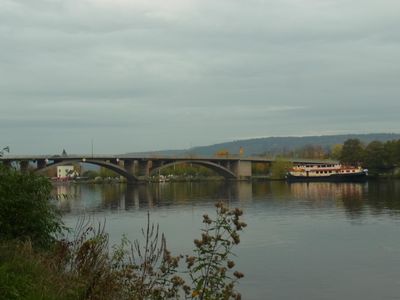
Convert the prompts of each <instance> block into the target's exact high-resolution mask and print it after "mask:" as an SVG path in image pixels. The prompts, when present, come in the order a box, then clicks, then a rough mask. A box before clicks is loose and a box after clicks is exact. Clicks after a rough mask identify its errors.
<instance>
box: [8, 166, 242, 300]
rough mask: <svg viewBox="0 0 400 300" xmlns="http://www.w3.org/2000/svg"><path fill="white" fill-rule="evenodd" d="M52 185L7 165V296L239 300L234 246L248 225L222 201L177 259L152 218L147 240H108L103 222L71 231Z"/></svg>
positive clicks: (83, 225) (85, 222)
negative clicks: (189, 248)
mask: <svg viewBox="0 0 400 300" xmlns="http://www.w3.org/2000/svg"><path fill="white" fill-rule="evenodd" d="M50 192H51V189H50V184H49V182H48V181H47V180H46V179H45V178H43V177H39V176H35V175H32V174H21V173H19V172H16V171H14V170H10V169H6V168H2V167H1V166H0V225H1V226H0V295H2V297H3V298H4V299H179V298H180V299H240V298H241V296H240V294H239V293H238V292H237V291H236V289H235V285H236V283H237V281H238V280H239V279H240V278H241V277H243V274H242V273H240V272H239V271H237V270H235V263H234V261H233V260H232V249H233V247H234V246H235V245H237V244H239V243H240V238H239V234H238V232H240V231H241V230H242V229H243V228H244V227H246V224H245V223H243V222H242V221H241V216H242V211H241V210H240V209H228V208H227V207H226V206H225V205H224V204H223V203H218V204H216V215H215V217H210V216H208V215H204V216H203V228H202V231H201V237H200V238H199V239H195V240H194V251H193V253H192V254H189V255H177V256H173V255H172V254H171V253H170V252H169V251H168V249H167V243H166V239H165V237H164V235H163V234H161V233H160V231H159V228H158V226H156V225H154V224H152V223H151V222H150V217H148V222H147V226H146V227H145V228H144V230H143V237H142V241H139V240H135V241H134V242H130V241H128V240H127V239H126V238H123V239H122V241H121V243H120V244H119V245H109V239H108V234H107V233H106V232H105V230H104V224H99V225H97V226H93V225H92V224H90V222H88V221H85V220H81V222H80V223H79V224H77V227H76V228H75V230H73V231H72V230H70V231H66V230H65V228H64V226H63V224H62V222H61V218H60V215H59V214H57V213H56V211H55V208H54V206H52V205H51V204H50V201H49V198H50Z"/></svg>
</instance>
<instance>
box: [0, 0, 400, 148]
mask: <svg viewBox="0 0 400 300" xmlns="http://www.w3.org/2000/svg"><path fill="white" fill-rule="evenodd" d="M399 96H400V1H399V0H379V1H378V0H241V1H239V0H197V1H194V0H0V105H1V106H0V147H4V146H6V145H9V146H10V148H11V153H12V154H29V153H32V154H34V153H42V154H45V153H61V151H62V149H64V148H65V149H66V150H67V152H68V153H89V152H90V151H91V141H92V140H93V144H94V151H95V153H126V152H134V151H145V150H158V149H176V148H189V147H194V146H199V145H207V144H213V143H218V142H225V141H230V140H237V139H246V138H252V137H264V136H265V137H267V136H293V135H296V136H299V135H322V134H337V133H368V132H396V133H399V132H400V122H399V115H400V99H399Z"/></svg>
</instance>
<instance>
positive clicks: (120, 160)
mask: <svg viewBox="0 0 400 300" xmlns="http://www.w3.org/2000/svg"><path fill="white" fill-rule="evenodd" d="M0 161H1V162H3V164H4V165H8V166H12V165H15V164H18V165H19V167H20V170H21V171H23V172H24V171H27V170H28V167H31V168H33V170H34V172H37V173H41V172H45V171H46V170H48V169H50V168H52V167H56V166H60V165H65V164H72V163H88V164H93V165H98V166H101V167H105V168H108V169H111V170H113V171H114V172H116V173H118V174H119V175H121V176H124V177H125V178H126V179H127V181H128V182H131V183H133V182H137V181H141V180H146V179H147V178H148V177H149V176H151V175H152V174H157V173H158V171H159V170H161V169H163V168H166V167H170V166H173V165H177V164H184V163H186V164H195V165H201V166H204V167H207V168H209V169H212V170H214V171H216V172H217V173H218V174H219V175H221V176H224V177H225V178H226V179H233V180H244V179H250V178H251V177H252V164H253V163H265V164H270V163H272V162H274V161H275V159H271V158H263V157H242V156H239V155H237V156H235V155H229V156H224V157H219V156H218V157H217V156H208V157H205V156H195V155H190V156H160V155H147V156H136V155H87V154H86V155H65V156H62V155H7V156H3V157H0ZM289 161H291V162H292V163H294V164H321V163H322V164H328V163H336V162H335V161H331V160H329V161H328V160H309V159H290V160H289ZM35 165H36V166H35Z"/></svg>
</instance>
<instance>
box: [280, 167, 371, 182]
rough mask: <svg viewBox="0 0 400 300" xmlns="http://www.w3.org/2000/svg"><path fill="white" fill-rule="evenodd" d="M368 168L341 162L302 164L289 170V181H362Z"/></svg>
mask: <svg viewBox="0 0 400 300" xmlns="http://www.w3.org/2000/svg"><path fill="white" fill-rule="evenodd" d="M367 172H368V170H366V169H362V168H361V167H355V166H344V165H341V164H303V165H295V166H293V168H291V169H290V170H289V172H288V173H287V175H286V179H287V180H289V181H362V180H365V179H366V177H367Z"/></svg>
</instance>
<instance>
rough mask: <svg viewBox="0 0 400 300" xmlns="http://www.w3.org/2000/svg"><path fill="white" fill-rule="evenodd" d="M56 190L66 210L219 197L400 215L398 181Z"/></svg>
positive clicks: (141, 206) (355, 214) (146, 205)
mask: <svg viewBox="0 0 400 300" xmlns="http://www.w3.org/2000/svg"><path fill="white" fill-rule="evenodd" d="M54 193H55V194H57V195H67V197H66V198H62V200H61V201H60V208H61V210H62V211H63V212H65V213H81V212H82V211H101V210H139V209H148V208H154V207H161V206H171V205H174V206H184V205H188V204H190V205H205V204H209V203H211V202H216V201H218V200H222V201H226V202H230V203H232V204H234V203H237V202H240V203H242V205H243V203H251V202H253V201H257V202H260V201H261V202H274V203H275V202H279V205H281V206H283V207H286V208H288V209H289V208H290V207H293V206H294V205H295V206H297V207H299V206H302V207H303V208H305V207H306V208H307V209H314V210H315V209H325V210H326V209H338V210H343V211H345V213H346V214H347V216H348V217H349V218H359V217H361V216H362V215H363V214H364V213H371V214H374V215H379V214H382V213H385V214H392V215H397V214H398V213H399V212H400V184H399V182H396V181H388V182H369V183H329V182H312V183H290V184H288V183H285V182H255V183H249V182H224V181H219V182H200V183H193V182H192V183H162V184H150V185H145V184H144V185H134V186H131V185H129V186H127V185H124V184H106V185H96V184H92V185H79V184H70V185H65V184H64V185H56V186H55V187H54Z"/></svg>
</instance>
